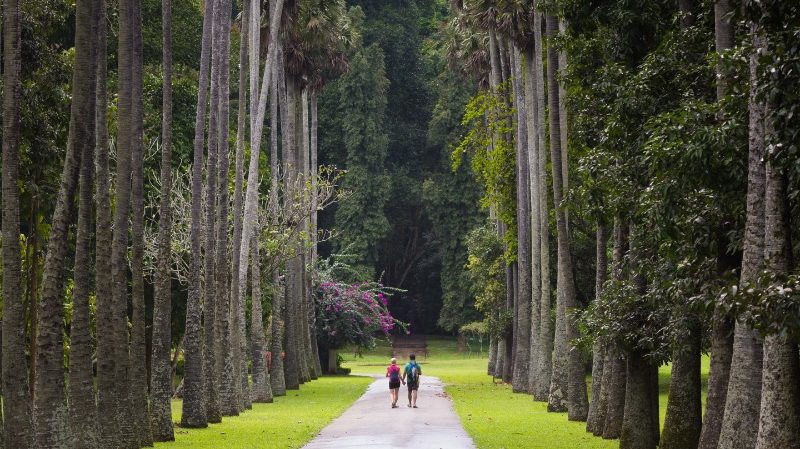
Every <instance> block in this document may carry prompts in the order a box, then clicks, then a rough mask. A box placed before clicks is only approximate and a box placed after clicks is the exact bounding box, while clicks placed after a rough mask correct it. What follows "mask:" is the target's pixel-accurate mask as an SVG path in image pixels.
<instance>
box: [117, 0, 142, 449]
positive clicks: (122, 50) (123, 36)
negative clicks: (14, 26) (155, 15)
mask: <svg viewBox="0 0 800 449" xmlns="http://www.w3.org/2000/svg"><path fill="white" fill-rule="evenodd" d="M119 8H120V11H119V44H118V46H119V51H118V64H117V65H118V67H117V71H118V72H119V94H118V100H117V103H118V111H119V112H118V122H117V123H118V125H117V128H118V129H117V152H116V156H117V164H116V173H117V177H116V182H115V184H114V187H115V205H116V207H115V208H114V225H113V229H114V236H113V239H112V247H111V276H112V297H113V301H114V305H113V309H114V310H113V313H114V317H113V323H114V329H115V337H116V338H115V339H114V341H115V343H114V344H115V347H116V350H115V354H114V355H115V359H116V360H115V372H114V376H115V385H114V391H115V392H116V395H115V398H114V399H115V406H116V413H117V425H118V426H119V434H120V442H119V443H117V444H120V446H121V447H125V448H128V447H132V446H133V445H135V444H136V443H137V441H136V437H135V435H134V432H133V423H131V420H130V412H131V404H130V385H129V377H128V376H129V375H128V370H129V358H128V357H129V355H128V349H129V348H128V344H129V340H128V268H129V267H128V231H129V228H130V227H129V221H130V212H131V210H130V208H131V156H132V155H131V132H132V130H133V129H132V126H131V122H132V121H133V115H132V114H133V109H132V108H133V97H132V95H133V93H132V86H133V79H132V77H133V72H132V70H131V65H132V64H133V8H134V3H133V1H132V0H126V1H124V2H120V6H119Z"/></svg>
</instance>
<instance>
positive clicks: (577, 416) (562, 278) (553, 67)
mask: <svg viewBox="0 0 800 449" xmlns="http://www.w3.org/2000/svg"><path fill="white" fill-rule="evenodd" d="M557 21H558V19H556V18H555V17H554V16H551V15H548V16H547V36H548V38H549V39H553V38H554V37H555V36H556V33H557V31H558V22H557ZM551 42H552V41H551ZM547 54H548V68H547V79H548V93H549V103H550V153H551V156H550V157H551V159H552V161H553V167H554V168H553V200H554V202H555V205H556V225H557V228H558V280H557V293H558V295H557V308H556V309H557V310H556V344H555V355H554V358H553V380H552V383H551V385H550V398H549V400H548V410H549V411H556V412H558V411H568V413H569V415H568V417H569V420H571V421H585V420H586V415H587V413H588V408H589V403H588V400H587V397H586V382H585V380H584V378H585V376H584V370H583V360H582V357H581V354H580V351H573V350H571V348H570V341H571V340H573V339H575V338H577V337H578V329H577V325H576V324H575V323H574V322H573V320H571V319H570V318H569V316H568V313H569V312H568V311H570V310H571V309H573V308H574V307H575V306H576V300H575V281H574V279H573V273H572V256H571V254H570V238H569V232H568V230H567V214H566V210H565V208H564V206H563V205H562V199H563V197H564V192H565V191H564V176H563V171H562V168H563V166H564V165H563V163H562V157H563V154H564V152H563V149H562V147H561V145H562V143H563V139H562V138H561V127H560V114H559V108H560V107H561V104H562V103H563V101H564V99H562V98H560V97H559V86H558V82H557V80H556V72H557V70H558V53H557V52H556V49H555V48H554V47H553V45H552V44H551V45H550V46H549V48H548V50H547Z"/></svg>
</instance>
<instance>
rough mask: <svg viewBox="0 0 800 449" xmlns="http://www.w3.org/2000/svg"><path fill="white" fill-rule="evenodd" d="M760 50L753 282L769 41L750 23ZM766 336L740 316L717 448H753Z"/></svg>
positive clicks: (748, 254) (751, 207) (753, 143)
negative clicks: (764, 60) (763, 57)
mask: <svg viewBox="0 0 800 449" xmlns="http://www.w3.org/2000/svg"><path fill="white" fill-rule="evenodd" d="M751 32H752V39H753V47H754V49H755V51H753V54H752V55H751V56H750V78H751V82H750V86H751V87H750V107H749V109H750V124H749V127H750V130H749V134H750V137H749V139H750V150H749V160H748V174H747V219H746V223H745V234H744V243H743V245H744V247H743V256H742V272H741V277H740V281H741V283H742V284H743V285H744V284H747V283H748V282H751V281H754V280H755V279H756V277H757V276H758V272H759V270H760V269H761V267H762V264H763V261H764V192H765V183H766V181H765V172H764V163H763V157H764V146H765V145H764V118H765V110H764V109H765V108H764V104H763V101H762V100H761V99H760V98H759V97H758V96H757V93H756V81H757V69H758V59H757V56H756V53H757V51H758V49H761V48H764V47H765V45H764V40H763V38H762V37H760V36H759V35H758V34H757V30H756V29H755V27H754V26H753V27H752V28H751ZM762 360H763V355H762V341H761V337H760V336H759V335H758V333H757V332H756V331H755V330H753V329H751V328H749V327H748V326H747V325H746V324H745V323H744V322H741V321H737V322H736V324H735V327H734V335H733V356H732V358H731V374H730V380H729V381H728V395H727V397H726V401H725V413H724V415H723V419H722V429H721V431H720V436H719V445H718V449H752V448H753V447H755V444H756V437H757V434H758V420H759V409H760V406H761V375H762Z"/></svg>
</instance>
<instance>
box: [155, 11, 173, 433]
mask: <svg viewBox="0 0 800 449" xmlns="http://www.w3.org/2000/svg"><path fill="white" fill-rule="evenodd" d="M161 27H162V43H163V50H162V52H163V54H162V61H163V62H162V66H163V70H164V74H163V76H164V80H163V84H162V103H161V109H162V116H161V202H160V204H159V209H158V214H159V215H158V260H157V262H156V263H157V267H156V272H155V282H154V288H155V292H154V295H153V296H154V297H153V338H152V341H153V355H152V358H151V360H152V368H151V374H150V413H151V429H152V431H153V440H154V441H172V440H174V439H175V433H174V430H173V428H172V401H171V397H172V367H171V365H170V349H171V348H172V333H171V330H172V329H171V321H172V320H171V317H170V315H171V312H172V304H171V302H172V276H171V271H170V266H171V260H172V210H171V207H172V205H171V201H170V197H171V195H172V0H162V2H161Z"/></svg>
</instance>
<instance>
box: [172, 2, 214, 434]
mask: <svg viewBox="0 0 800 449" xmlns="http://www.w3.org/2000/svg"><path fill="white" fill-rule="evenodd" d="M216 3H217V2H216V1H215V0H205V14H204V16H203V41H202V47H201V54H200V76H199V80H198V93H197V109H196V111H195V121H194V162H193V165H192V221H191V226H190V230H189V232H190V239H191V246H192V259H191V262H190V264H191V266H190V272H189V298H188V300H187V304H186V333H185V335H184V339H185V349H184V359H185V362H184V373H185V374H184V378H183V410H182V414H181V426H183V427H206V426H208V415H207V410H206V395H205V389H206V376H210V375H213V371H212V372H210V373H205V372H204V371H205V360H204V359H205V358H204V355H205V354H204V351H203V342H204V340H203V331H202V321H201V316H202V313H203V305H202V303H201V294H202V288H201V285H200V284H201V280H200V279H201V278H200V268H201V267H200V262H201V260H202V259H201V250H200V246H201V243H200V242H201V236H200V232H201V230H202V229H201V228H202V223H201V217H200V214H201V209H202V201H203V200H202V177H203V144H204V142H205V140H204V137H205V116H206V103H207V102H208V85H209V78H210V72H211V33H212V25H213V16H214V9H215V5H216Z"/></svg>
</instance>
